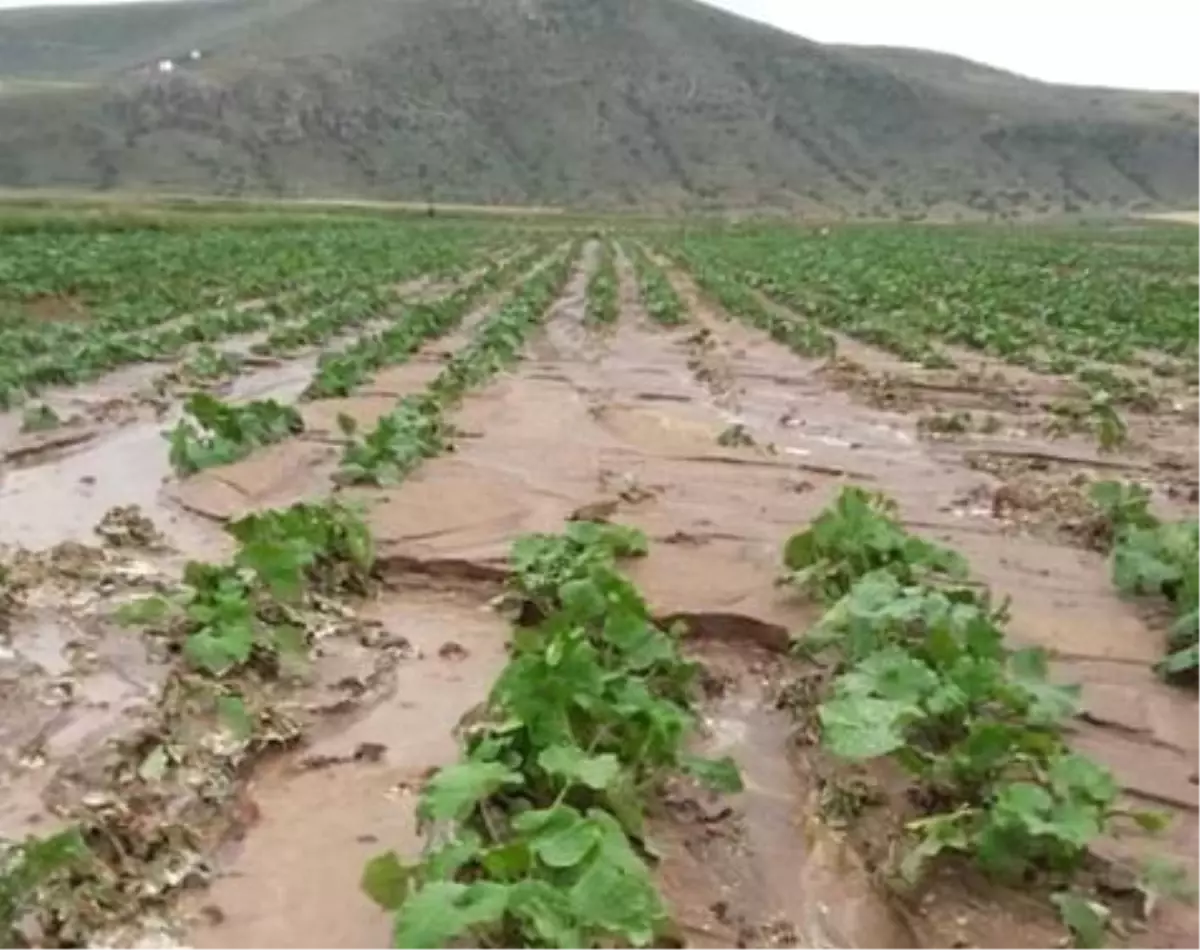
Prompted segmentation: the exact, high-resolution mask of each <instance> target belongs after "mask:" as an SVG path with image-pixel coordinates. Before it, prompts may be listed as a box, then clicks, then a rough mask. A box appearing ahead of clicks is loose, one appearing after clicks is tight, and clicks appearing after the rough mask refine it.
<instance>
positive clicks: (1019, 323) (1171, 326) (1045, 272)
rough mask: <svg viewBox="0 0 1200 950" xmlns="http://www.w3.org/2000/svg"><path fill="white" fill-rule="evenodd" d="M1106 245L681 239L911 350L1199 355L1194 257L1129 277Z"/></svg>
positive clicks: (749, 279) (1084, 358)
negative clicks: (951, 347)
mask: <svg viewBox="0 0 1200 950" xmlns="http://www.w3.org/2000/svg"><path fill="white" fill-rule="evenodd" d="M1180 240H1183V239H1182V238H1181V239H1180ZM1095 245H1097V246H1094V245H1092V244H1089V243H1087V242H1086V241H1080V242H1076V243H1068V242H1063V244H1062V245H1061V247H1060V248H1059V249H1058V254H1057V257H1054V256H1052V255H1048V253H1047V247H1046V243H1045V242H1044V241H1043V242H1041V243H1039V244H1038V247H1037V253H1036V254H1034V253H1032V252H1025V253H1021V252H1020V251H1021V245H1020V243H1019V242H1018V243H1005V242H1002V241H992V242H986V241H981V240H977V239H975V238H973V237H971V236H964V235H961V234H959V233H958V232H956V231H951V230H943V229H932V228H930V229H907V230H905V231H904V232H902V233H901V232H897V231H894V230H883V229H865V228H843V229H838V230H834V231H831V232H818V231H807V232H805V231H796V230H787V231H784V230H782V229H771V228H763V229H758V230H744V231H735V232H730V233H695V234H689V235H686V236H684V237H683V238H682V239H681V240H679V241H678V242H676V244H675V245H674V247H675V248H676V249H677V250H678V252H679V253H680V254H681V255H682V256H683V257H684V258H686V259H687V260H688V261H689V262H690V263H694V264H695V265H696V266H698V267H700V268H704V267H707V266H710V265H712V264H713V263H717V264H719V265H721V266H723V267H724V268H725V269H726V270H727V272H729V273H731V274H733V275H736V277H737V279H739V280H740V281H742V282H743V283H745V284H747V285H748V286H751V287H757V288H759V289H761V290H762V291H764V292H765V293H767V294H768V295H770V296H771V297H773V298H775V299H776V300H778V301H779V302H780V303H783V304H785V305H787V306H788V307H789V308H791V309H792V310H793V311H795V312H796V313H798V314H801V315H803V316H806V317H808V318H810V319H812V320H815V321H817V322H819V323H821V324H824V325H826V326H828V327H829V328H831V329H837V330H840V331H843V332H846V333H848V334H850V335H852V336H856V337H860V338H862V339H864V340H867V341H868V342H872V343H876V344H878V345H880V346H884V347H886V348H888V349H890V350H893V351H894V352H896V353H898V354H900V355H902V356H905V357H907V358H911V359H918V360H920V359H924V358H925V354H927V353H928V352H929V351H930V350H931V349H932V348H934V347H935V345H936V343H938V342H942V341H944V342H950V343H957V344H963V345H966V346H970V347H973V348H976V349H978V350H981V351H983V352H986V353H989V354H992V355H996V356H999V357H1002V358H1004V359H1007V360H1010V361H1012V362H1018V363H1024V364H1027V365H1030V366H1033V367H1034V368H1037V369H1040V370H1045V371H1051V372H1066V373H1074V372H1077V371H1079V370H1081V369H1084V368H1085V367H1086V366H1087V364H1088V363H1089V362H1106V363H1114V364H1125V363H1133V362H1137V361H1138V360H1139V359H1140V358H1141V356H1140V355H1141V353H1142V352H1143V351H1156V352H1161V353H1166V354H1170V355H1171V356H1174V357H1178V358H1180V359H1185V360H1190V361H1191V362H1192V363H1194V361H1195V355H1196V354H1195V350H1196V339H1197V338H1196V325H1197V319H1196V318H1197V313H1196V299H1195V287H1194V283H1193V282H1192V281H1191V279H1190V274H1189V271H1190V270H1191V264H1190V263H1189V264H1188V270H1186V271H1185V270H1180V271H1179V272H1172V273H1170V274H1168V275H1161V274H1154V273H1143V272H1141V271H1137V272H1136V273H1137V274H1138V275H1140V276H1131V271H1130V270H1129V269H1128V268H1113V267H1111V266H1106V265H1105V263H1104V262H1105V261H1106V260H1107V259H1108V258H1107V255H1108V253H1109V252H1108V249H1107V248H1106V247H1104V246H1103V245H1100V242H1095ZM1006 249H1007V253H1006ZM1193 255H1194V247H1193Z"/></svg>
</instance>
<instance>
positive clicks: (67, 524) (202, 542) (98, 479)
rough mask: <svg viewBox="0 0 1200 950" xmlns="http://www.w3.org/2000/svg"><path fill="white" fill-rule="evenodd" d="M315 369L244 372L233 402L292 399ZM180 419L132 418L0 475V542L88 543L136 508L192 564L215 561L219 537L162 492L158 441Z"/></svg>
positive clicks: (166, 466) (164, 475)
mask: <svg viewBox="0 0 1200 950" xmlns="http://www.w3.org/2000/svg"><path fill="white" fill-rule="evenodd" d="M314 362H315V361H314V360H308V361H304V360H298V361H295V362H294V363H285V364H281V365H279V366H268V367H263V368H260V369H257V370H255V371H253V372H251V373H247V374H245V375H244V376H241V377H239V378H238V380H237V382H236V383H235V387H234V389H235V393H234V395H235V398H239V399H266V398H274V399H279V400H284V401H291V400H294V399H295V398H296V397H297V396H298V395H299V394H300V392H301V390H303V388H304V387H305V386H306V385H307V383H308V379H309V378H310V376H311V373H312V366H313V364H314ZM79 398H81V399H82V398H87V394H84V395H81V396H80V397H79ZM181 415H182V410H181V409H180V408H178V407H176V408H175V409H174V410H173V411H172V412H170V413H168V414H167V415H166V416H164V417H163V418H162V419H146V418H139V419H137V420H136V421H134V422H132V423H130V424H128V425H125V426H122V427H119V428H116V429H112V430H104V429H100V430H97V431H96V432H95V433H94V436H93V437H92V438H89V439H87V440H86V441H83V442H81V443H80V444H78V445H75V446H71V447H68V448H66V449H65V450H63V451H61V452H51V453H48V455H49V457H48V458H45V459H44V460H41V459H35V460H33V462H32V463H27V464H26V465H25V467H21V468H7V469H4V470H0V524H3V525H4V538H3V540H4V541H5V542H6V543H9V544H19V545H23V546H25V547H28V548H35V549H36V548H47V547H51V546H53V545H55V544H59V543H61V542H62V541H68V540H70V541H79V542H81V543H93V542H94V541H95V535H94V533H93V529H94V527H95V525H96V523H97V522H98V521H99V520H100V519H101V518H102V517H103V515H104V513H105V512H106V511H108V510H109V509H110V508H112V507H114V506H116V505H126V504H138V505H141V506H142V510H143V511H144V513H145V514H146V515H147V516H149V517H150V518H151V520H153V521H154V522H155V524H156V525H158V527H159V528H160V530H162V531H163V533H164V535H166V537H167V539H168V540H169V541H170V542H171V543H172V544H173V545H174V546H175V547H177V548H179V549H180V550H183V551H187V552H189V553H190V554H191V556H192V557H212V556H218V557H219V556H220V554H221V553H222V552H223V551H224V547H223V545H222V541H221V540H220V532H219V531H217V530H215V529H214V528H212V526H211V525H206V524H204V523H198V522H196V520H195V519H193V518H190V517H188V516H187V515H185V514H183V513H181V512H180V511H179V509H178V508H177V507H176V506H174V505H173V504H172V503H171V502H170V500H169V499H168V498H167V496H166V494H165V493H164V491H163V486H164V483H166V482H167V481H168V480H169V479H170V478H171V476H172V472H171V467H170V462H169V460H168V447H167V442H166V439H165V438H164V434H165V433H166V432H169V431H170V429H171V428H173V427H174V425H175V424H176V423H177V422H178V420H179V418H180V416H181ZM38 461H42V464H37V462H38Z"/></svg>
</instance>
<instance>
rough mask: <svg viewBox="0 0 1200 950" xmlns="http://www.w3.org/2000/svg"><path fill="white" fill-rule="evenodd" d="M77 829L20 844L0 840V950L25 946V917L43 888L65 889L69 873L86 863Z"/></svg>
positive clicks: (32, 838)
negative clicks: (60, 886)
mask: <svg viewBox="0 0 1200 950" xmlns="http://www.w3.org/2000/svg"><path fill="white" fill-rule="evenodd" d="M88 854H89V852H88V849H87V845H86V844H85V843H84V840H83V836H82V835H81V834H80V833H79V830H78V829H75V828H69V829H67V830H66V831H60V832H58V833H57V834H53V835H48V836H46V837H41V838H39V837H30V838H26V839H25V840H24V841H21V842H9V841H4V840H3V839H0V946H5V947H22V946H28V945H29V944H28V943H27V942H26V941H27V937H26V935H25V934H24V933H23V932H22V924H23V923H24V918H25V916H26V915H27V914H30V913H36V911H37V908H38V905H39V894H40V893H41V892H42V890H43V889H44V888H47V887H50V886H53V885H55V884H56V883H61V884H63V885H64V886H65V885H67V883H68V882H67V878H68V877H69V875H70V873H71V872H72V871H73V870H74V869H76V868H78V867H80V866H81V865H82V864H83V863H84V862H85V861H87V860H88Z"/></svg>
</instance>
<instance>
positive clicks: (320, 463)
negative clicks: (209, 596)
mask: <svg viewBox="0 0 1200 950" xmlns="http://www.w3.org/2000/svg"><path fill="white" fill-rule="evenodd" d="M549 260H550V258H549V257H547V258H545V259H543V260H542V261H541V262H539V263H538V264H536V265H535V266H534V267H532V268H530V270H529V271H527V272H526V273H525V274H523V275H522V276H521V277H519V278H517V279H516V280H514V281H512V282H510V283H509V284H508V285H506V286H505V287H503V288H499V289H497V290H496V291H494V292H491V293H489V294H487V295H486V296H485V297H484V299H483V300H482V301H480V302H479V303H477V304H476V305H475V306H474V307H472V308H471V310H470V311H468V313H467V314H466V315H465V316H464V317H463V319H462V321H461V322H460V324H459V325H458V327H456V328H455V329H454V330H452V331H451V332H450V333H447V334H445V335H443V336H439V337H437V338H435V339H431V340H427V341H426V342H425V343H424V344H422V346H421V347H420V348H419V349H418V350H417V352H416V353H414V354H413V356H412V357H411V358H409V359H408V360H405V361H404V362H402V363H398V364H396V365H393V366H388V367H385V368H384V369H382V370H380V371H379V372H377V373H376V374H375V375H374V376H373V377H372V378H371V380H370V381H369V382H367V383H365V384H364V385H363V386H362V387H361V388H360V389H358V390H356V391H355V392H354V394H353V395H351V396H348V397H345V398H338V399H318V400H313V401H311V402H305V403H301V404H299V406H298V408H299V410H300V412H301V415H302V417H303V419H304V426H305V431H304V432H303V433H302V434H301V435H298V436H295V437H293V438H290V439H286V440H284V441H282V442H279V443H276V444H274V445H269V446H265V447H263V448H261V449H259V450H258V451H256V452H255V453H254V454H253V455H251V456H250V457H249V458H246V459H243V460H242V461H240V462H236V463H234V464H232V465H226V466H221V467H219V468H214V469H208V470H206V471H203V472H199V473H197V474H195V475H193V476H191V477H189V478H186V479H183V480H182V481H179V482H175V483H172V484H171V485H170V486H169V488H168V490H167V494H168V496H169V498H170V499H171V501H172V502H173V503H175V504H176V505H178V506H179V507H181V508H182V509H184V510H186V511H188V512H190V513H192V514H194V515H200V516H202V517H203V518H204V519H206V520H210V521H225V520H228V519H231V518H237V517H240V516H242V515H243V514H246V513H248V512H251V511H259V510H263V509H266V508H280V507H286V506H288V505H291V504H294V503H295V502H298V501H305V500H310V499H313V498H319V497H322V496H324V495H327V494H328V493H329V492H330V491H331V490H333V488H334V483H333V480H332V479H333V474H334V472H335V470H336V466H337V459H338V456H339V453H340V446H341V445H342V443H343V442H344V438H345V437H344V436H342V435H341V434H340V431H339V429H338V417H339V416H341V415H347V416H349V417H350V418H352V419H354V421H355V422H356V423H357V424H358V427H359V429H360V431H363V430H367V429H370V428H371V427H373V426H374V425H375V424H376V423H377V422H378V420H379V419H380V417H381V416H383V415H385V414H387V413H388V412H391V411H392V410H393V409H394V408H395V407H396V403H397V402H398V401H399V400H400V399H403V398H404V397H405V396H409V395H415V394H417V393H420V392H421V391H423V390H424V389H425V388H426V387H427V386H428V385H429V383H430V382H432V381H433V380H434V379H435V378H436V377H437V375H438V374H439V373H440V372H441V371H442V369H443V368H444V366H445V364H446V361H447V360H448V359H449V358H450V357H451V356H453V354H454V353H456V352H458V351H459V350H461V349H462V348H463V347H464V346H466V345H467V343H468V342H470V340H471V337H472V335H473V333H474V331H475V329H476V328H477V327H478V326H479V324H480V323H482V322H483V321H484V320H486V319H487V317H489V316H490V315H491V314H492V313H494V312H495V311H496V310H497V309H498V308H499V307H500V306H501V304H502V302H503V301H504V300H505V299H506V298H507V297H508V296H509V295H510V294H511V293H512V291H513V289H514V288H515V287H516V286H518V285H519V284H520V283H521V282H522V281H523V280H525V279H527V278H528V277H530V276H532V275H533V274H535V273H537V272H538V271H540V270H541V269H542V268H544V267H545V266H546V265H547V263H548V262H549ZM373 501H374V499H373V498H372V502H373Z"/></svg>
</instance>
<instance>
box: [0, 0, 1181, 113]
mask: <svg viewBox="0 0 1200 950" xmlns="http://www.w3.org/2000/svg"><path fill="white" fill-rule="evenodd" d="M73 2H74V3H87V4H99V3H107V2H110V0H73ZM598 2H599V0H598ZM705 2H708V3H710V4H712V5H714V6H719V7H724V8H725V9H727V10H732V11H734V12H735V13H741V14H743V15H744V16H749V17H753V18H755V19H758V20H762V21H764V22H766V23H772V24H774V25H776V26H779V27H782V28H784V29H786V30H790V31H791V32H793V33H798V34H799V35H801V36H806V37H808V38H809V39H814V40H820V41H821V42H826V43H867V44H881V45H887V46H916V47H922V48H925V49H933V50H939V51H941V52H945V53H957V54H958V55H960V56H966V57H968V58H970V59H975V60H979V61H980V62H983V63H987V64H989V65H992V66H1000V67H1002V68H1004V69H1011V70H1013V71H1015V72H1019V73H1023V74H1025V75H1027V76H1032V77H1034V78H1036V79H1046V80H1050V81H1053V82H1072V83H1080V84H1085V85H1103V86H1127V87H1130V88H1138V89H1181V90H1188V91H1192V92H1196V91H1200V53H1198V52H1197V46H1196V44H1197V42H1198V41H1200V2H1197V0H993V2H987V3H978V2H970V0H705ZM60 5H62V4H61V0H0V7H26V6H60ZM0 72H3V64H2V63H0Z"/></svg>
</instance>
